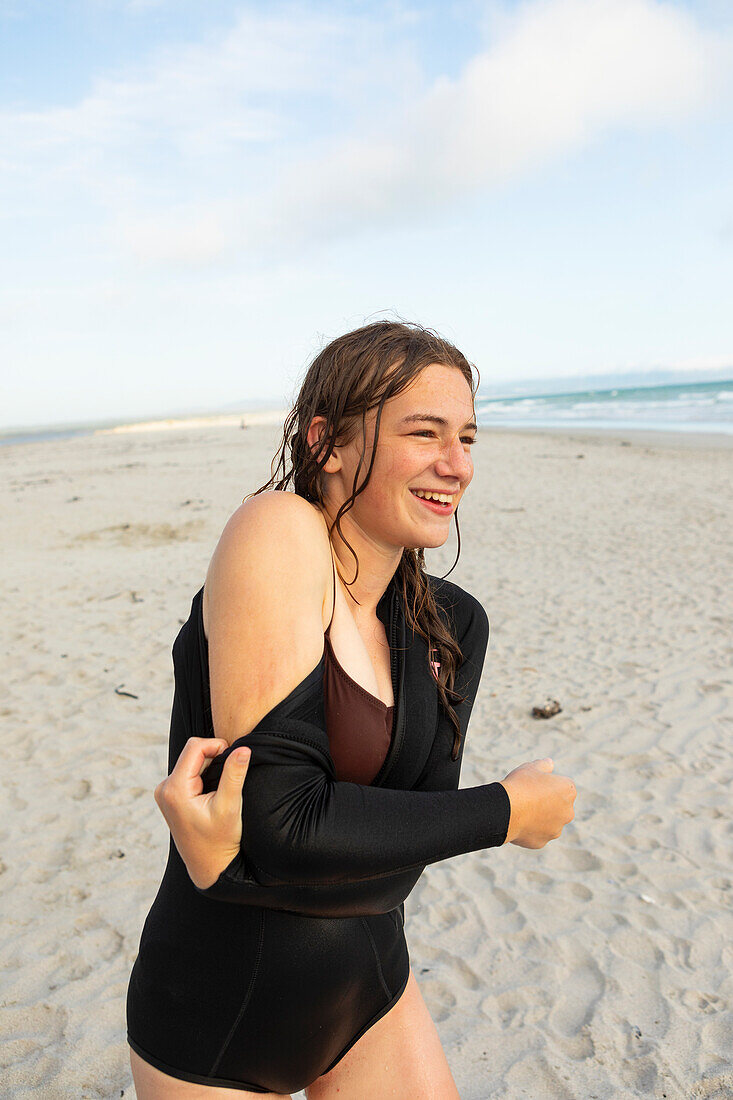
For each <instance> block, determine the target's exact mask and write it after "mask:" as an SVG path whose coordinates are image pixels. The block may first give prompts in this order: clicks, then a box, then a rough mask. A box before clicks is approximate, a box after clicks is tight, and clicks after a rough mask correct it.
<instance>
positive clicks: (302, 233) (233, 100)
mask: <svg viewBox="0 0 733 1100" xmlns="http://www.w3.org/2000/svg"><path fill="white" fill-rule="evenodd" d="M487 12H488V16H487V24H486V26H487V27H488V30H489V34H488V40H487V41H486V42H485V43H484V44H480V46H479V50H478V52H477V53H476V54H475V55H474V56H473V57H472V58H471V59H470V60H469V61H468V62H467V63H466V65H465V67H464V68H463V71H462V72H460V74H459V75H458V76H457V77H456V78H454V79H450V78H447V77H441V78H439V79H437V80H436V81H435V82H434V83H433V85H432V86H426V82H425V80H424V78H423V76H422V74H421V72H420V70H419V68H418V66H417V64H416V62H415V60H414V57H413V49H412V47H411V46H410V43H409V41H406V40H405V38H404V37H403V36H402V33H403V32H402V30H400V28H403V27H404V26H409V20H405V18H404V16H405V13H404V12H402V13H400V11H399V6H398V7H397V8H396V9H395V10H394V12H393V23H392V24H391V25H390V26H386V27H384V26H381V27H376V28H375V26H374V25H373V24H374V21H373V20H371V21H370V20H367V19H365V18H364V17H360V16H356V15H354V14H352V13H349V12H348V11H347V10H345V9H344V10H339V13H338V15H332V14H322V13H320V12H315V11H313V10H312V9H311V10H309V9H308V6H307V5H305V6H302V5H289V6H286V7H284V8H283V7H275V6H273V7H271V8H270V9H268V14H265V15H263V14H261V13H258V12H257V11H254V10H252V11H245V12H244V13H243V14H242V16H241V17H240V19H239V20H238V21H237V24H236V26H234V27H233V28H232V29H231V31H230V32H229V33H227V34H224V35H220V36H219V37H218V38H217V39H216V40H211V41H207V42H205V43H202V44H198V45H194V46H188V47H176V48H175V49H168V50H165V51H161V52H159V53H157V54H156V55H155V57H153V58H151V59H150V61H149V63H148V65H147V67H146V69H145V70H144V71H138V72H136V73H133V74H127V75H117V76H106V77H104V78H101V79H99V80H98V81H97V82H96V83H95V85H94V88H93V90H92V91H91V92H90V94H89V95H88V96H87V97H86V98H85V99H84V100H82V101H81V102H80V103H79V104H78V105H76V106H74V107H68V108H55V109H51V110H48V111H42V112H32V113H31V112H25V113H18V112H15V113H8V112H6V113H4V114H1V115H0V148H2V149H4V150H5V153H4V156H5V160H6V168H7V170H8V178H9V179H10V181H11V186H12V185H13V183H14V184H15V187H16V189H17V191H18V192H20V190H21V189H22V188H23V187H26V188H28V189H30V191H31V192H32V191H34V190H40V192H43V189H44V188H50V189H53V191H54V193H55V194H58V193H59V191H63V189H64V188H65V187H67V188H68V189H69V192H70V193H73V192H75V191H76V192H78V191H79V190H80V189H81V190H85V191H87V192H89V191H91V193H92V195H93V196H94V197H95V198H96V200H97V202H98V204H99V205H100V207H101V208H102V209H103V211H104V212H105V213H104V216H105V217H106V219H107V225H108V229H107V232H108V239H112V240H114V241H116V242H117V243H118V246H119V243H120V242H121V243H122V245H123V247H124V248H125V249H128V250H129V251H130V252H131V253H132V255H133V256H135V257H137V258H138V259H142V260H144V261H148V262H158V261H162V262H171V263H174V264H184V265H186V264H189V263H190V264H201V263H206V262H209V261H212V260H215V259H216V258H217V257H222V256H224V257H226V256H227V255H231V256H239V255H242V254H244V255H247V254H249V255H251V256H252V257H253V258H254V259H255V260H257V259H259V258H262V257H265V256H270V257H272V256H275V257H277V256H278V255H280V256H282V255H287V254H288V253H290V252H292V251H294V250H295V251H297V250H298V249H299V248H300V247H302V246H304V245H306V244H309V243H311V242H314V241H316V242H317V241H322V240H327V239H329V238H333V237H335V236H339V235H343V234H347V233H349V232H351V231H354V230H360V229H364V228H367V227H372V226H377V227H384V226H387V225H389V224H391V223H395V222H398V221H402V220H404V219H405V218H410V217H424V215H425V213H426V212H427V211H430V210H431V209H438V208H440V207H441V206H443V205H445V204H448V203H450V202H452V201H455V200H456V199H458V198H460V196H462V195H465V194H467V193H471V192H475V191H477V190H480V189H485V188H487V187H491V186H492V185H497V184H501V183H504V182H505V181H507V180H509V179H511V178H512V177H515V176H517V175H518V174H520V173H525V172H528V171H531V170H533V169H535V168H536V167H537V166H538V165H541V164H542V163H544V162H546V161H548V160H549V159H553V158H557V157H559V156H562V155H564V154H567V153H569V152H572V151H574V150H576V149H578V148H581V147H582V146H583V145H586V144H588V143H589V142H592V141H594V140H596V139H597V138H598V137H599V136H601V135H603V134H604V133H605V132H607V131H609V130H610V129H612V128H614V127H654V126H670V125H674V124H676V123H678V122H679V121H684V120H686V119H687V118H689V117H690V115H691V114H692V113H694V112H695V111H699V110H700V109H702V108H704V107H705V105H706V104H708V103H711V102H713V101H715V99H716V97H718V98H719V97H720V96H721V94H725V93H728V92H729V91H730V84H729V83H728V84H727V83H726V78H725V74H726V73H727V72H729V71H730V70H731V67H732V66H731V60H733V53H732V52H731V44H730V40H729V39H728V38H726V37H725V36H724V35H723V32H720V31H718V32H714V31H710V30H706V29H704V28H702V27H701V26H699V25H697V24H696V22H695V20H694V19H693V17H692V15H691V14H690V13H689V12H687V11H685V10H684V9H683V8H681V7H680V6H679V5H677V4H673V3H671V2H668V0H665V2H662V0H524V2H523V3H520V4H518V5H512V6H511V7H505V8H501V7H495V6H492V7H490V8H487ZM304 104H305V106H304ZM309 137H312V141H310V142H309V140H308V139H309Z"/></svg>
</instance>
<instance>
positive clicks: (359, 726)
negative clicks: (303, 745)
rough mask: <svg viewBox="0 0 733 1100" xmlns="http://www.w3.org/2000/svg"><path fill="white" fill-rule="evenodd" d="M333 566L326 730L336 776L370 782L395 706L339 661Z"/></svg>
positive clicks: (325, 680)
mask: <svg viewBox="0 0 733 1100" xmlns="http://www.w3.org/2000/svg"><path fill="white" fill-rule="evenodd" d="M331 565H332V566H333V609H332V610H331V621H330V622H329V624H328V626H327V628H326V633H325V636H324V637H325V658H326V660H325V664H324V669H323V701H324V708H325V712H326V732H327V734H328V740H329V745H330V750H331V757H332V759H333V762H334V766H335V768H336V778H337V779H339V780H342V781H345V782H349V783H362V784H369V783H371V782H372V780H373V779H374V778H375V776H376V775H377V772H378V771H379V769H380V768H381V766H382V764H383V763H384V759H385V757H386V755H387V753H388V751H389V746H390V742H391V740H392V725H393V721H394V710H395V708H394V706H391V707H388V706H387V704H386V703H383V702H382V700H381V699H378V698H377V697H376V696H375V695H371V694H370V693H369V692H368V691H367V690H366V689H365V688H363V687H362V686H361V684H357V682H356V680H354V679H352V677H351V676H349V674H348V672H345V671H344V669H343V668H342V667H341V665H340V664H339V662H338V659H337V657H336V654H335V653H334V651H333V647H332V645H331V639H330V638H329V636H328V635H329V632H330V630H331V623H332V622H333V613H334V611H335V610H336V566H335V563H334V561H333V554H332V555H331Z"/></svg>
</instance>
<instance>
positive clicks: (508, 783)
mask: <svg viewBox="0 0 733 1100" xmlns="http://www.w3.org/2000/svg"><path fill="white" fill-rule="evenodd" d="M554 767H555V765H554V763H553V762H552V760H551V759H550V757H549V756H546V757H545V758H544V759H542V760H531V761H530V762H529V763H527V764H520V765H519V767H518V768H515V769H514V770H513V771H511V772H509V774H508V775H507V776H506V777H505V778H504V779H502V781H501V782H502V784H503V786H504V787H505V788H506V791H507V794H508V795H509V801H510V803H511V815H510V817H509V828H508V830H507V835H506V840H505V841H504V843H505V844H516V845H518V846H519V847H520V848H544V846H545V845H546V844H547V842H548V841H550V840H555V839H556V838H557V837H559V836H560V833H561V832H562V831H563V828H564V827H565V826H566V825H567V824H568V822H570V821H572V820H573V818H574V817H575V811H574V809H573V803H574V802H575V796H576V795H577V793H578V792H577V790H576V789H575V784H574V783H573V781H572V779H568V777H567V776H566V775H551V774H550V773H551V772H552V769H553V768H554Z"/></svg>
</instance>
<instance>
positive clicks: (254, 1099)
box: [130, 1048, 292, 1100]
mask: <svg viewBox="0 0 733 1100" xmlns="http://www.w3.org/2000/svg"><path fill="white" fill-rule="evenodd" d="M130 1065H131V1066H132V1079H133V1081H134V1082H135V1092H136V1093H137V1100H179V1097H180V1100H235V1097H236V1098H237V1100H292V1097H291V1096H290V1095H289V1094H287V1093H282V1092H250V1091H249V1090H248V1089H244V1090H243V1089H227V1088H221V1087H220V1086H219V1085H194V1084H193V1083H192V1082H191V1081H179V1080H178V1078H177V1077H171V1076H170V1074H168V1073H163V1072H162V1071H161V1070H159V1069H156V1068H155V1066H151V1065H150V1064H149V1063H148V1062H145V1061H143V1059H142V1058H141V1057H140V1056H139V1055H138V1054H136V1053H135V1051H134V1050H133V1049H132V1048H130Z"/></svg>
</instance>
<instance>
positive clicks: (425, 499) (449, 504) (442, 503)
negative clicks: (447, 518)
mask: <svg viewBox="0 0 733 1100" xmlns="http://www.w3.org/2000/svg"><path fill="white" fill-rule="evenodd" d="M410 493H411V494H412V496H414V497H415V498H416V499H417V500H419V501H420V502H421V503H422V504H424V505H425V506H426V507H428V508H430V510H431V511H432V512H435V514H436V515H441V514H444V515H449V514H450V513H451V512H452V511H453V501H454V499H455V497H456V496H457V495H458V494H457V493H440V494H435V496H438V497H446V498H447V499H446V500H440V499H437V500H436V499H435V497H434V496H433V494H431V495H430V496H425V495H423V494H422V493H421V492H419V491H417V490H415V489H410Z"/></svg>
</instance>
